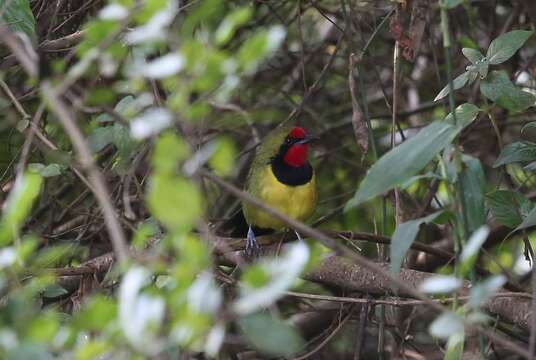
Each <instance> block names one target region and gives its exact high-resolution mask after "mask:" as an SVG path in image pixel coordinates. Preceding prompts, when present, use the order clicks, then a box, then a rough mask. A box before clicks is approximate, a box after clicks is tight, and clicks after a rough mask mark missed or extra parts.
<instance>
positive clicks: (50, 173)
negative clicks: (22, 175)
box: [28, 163, 62, 178]
mask: <svg viewBox="0 0 536 360" xmlns="http://www.w3.org/2000/svg"><path fill="white" fill-rule="evenodd" d="M28 170H30V171H32V172H36V173H38V174H39V175H41V176H42V177H44V178H49V177H54V176H58V175H61V170H62V167H61V165H60V164H48V165H46V166H45V165H44V164H40V163H32V164H28Z"/></svg>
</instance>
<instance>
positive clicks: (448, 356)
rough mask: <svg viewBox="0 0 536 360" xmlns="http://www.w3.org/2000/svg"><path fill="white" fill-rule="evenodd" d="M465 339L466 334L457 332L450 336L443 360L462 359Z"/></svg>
mask: <svg viewBox="0 0 536 360" xmlns="http://www.w3.org/2000/svg"><path fill="white" fill-rule="evenodd" d="M464 340H465V334H464V333H463V332H461V333H455V334H452V335H451V336H449V339H448V341H447V352H446V353H445V357H444V358H443V360H460V359H462V356H463V344H464Z"/></svg>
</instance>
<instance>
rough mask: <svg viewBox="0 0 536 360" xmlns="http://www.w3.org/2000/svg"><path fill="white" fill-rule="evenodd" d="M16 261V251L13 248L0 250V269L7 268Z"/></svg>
mask: <svg viewBox="0 0 536 360" xmlns="http://www.w3.org/2000/svg"><path fill="white" fill-rule="evenodd" d="M16 260H17V251H15V248H14V247H13V246H10V247H6V248H3V249H1V250H0V269H3V268H6V267H9V266H11V265H13V264H14V263H15V261H16Z"/></svg>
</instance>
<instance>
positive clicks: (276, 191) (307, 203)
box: [244, 165, 316, 230]
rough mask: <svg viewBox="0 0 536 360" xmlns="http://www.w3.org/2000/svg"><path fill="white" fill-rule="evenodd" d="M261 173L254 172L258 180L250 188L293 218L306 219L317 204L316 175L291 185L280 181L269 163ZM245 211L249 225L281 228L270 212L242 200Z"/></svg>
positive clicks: (257, 195)
mask: <svg viewBox="0 0 536 360" xmlns="http://www.w3.org/2000/svg"><path fill="white" fill-rule="evenodd" d="M262 172H263V174H262V176H257V177H256V180H258V181H257V183H255V184H251V185H250V186H251V187H252V188H251V189H248V190H249V192H250V193H251V194H252V195H254V196H256V197H258V198H259V199H260V200H262V201H263V202H264V203H265V204H266V205H268V206H271V207H273V208H275V209H277V210H279V211H281V212H283V213H285V214H287V215H288V216H289V217H291V218H293V219H296V220H305V219H307V218H308V217H309V216H310V215H311V214H312V213H313V211H314V209H315V206H316V179H315V175H314V173H313V177H312V178H311V181H309V182H308V183H306V184H304V185H299V186H290V185H285V184H283V183H281V182H280V181H279V180H277V178H276V177H275V175H274V173H273V172H272V167H271V166H270V165H266V166H264V169H263V170H262ZM244 215H245V217H246V221H247V222H248V224H250V225H254V226H257V227H260V228H268V229H275V230H280V229H283V228H285V227H286V226H285V224H284V223H283V222H282V221H279V220H277V219H275V218H274V217H272V216H271V215H270V214H268V213H266V212H264V211H262V210H260V209H257V208H256V207H254V206H253V205H249V204H244Z"/></svg>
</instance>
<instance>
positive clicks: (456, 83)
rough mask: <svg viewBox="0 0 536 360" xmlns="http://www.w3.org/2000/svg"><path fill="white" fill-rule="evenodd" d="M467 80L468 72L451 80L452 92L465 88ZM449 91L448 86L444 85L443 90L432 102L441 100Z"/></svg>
mask: <svg viewBox="0 0 536 360" xmlns="http://www.w3.org/2000/svg"><path fill="white" fill-rule="evenodd" d="M468 80H469V72H468V71H466V72H464V73H462V74H460V75H458V76H457V77H456V78H455V79H454V80H452V87H453V90H458V89H461V88H462V87H464V86H465V84H466V83H467V81H468ZM449 90H450V89H449V84H447V85H445V87H444V88H443V89H441V91H440V92H439V94H437V96H436V97H435V99H434V101H438V100H441V99H443V98H444V97H445V96H447V95H448V94H449Z"/></svg>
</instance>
